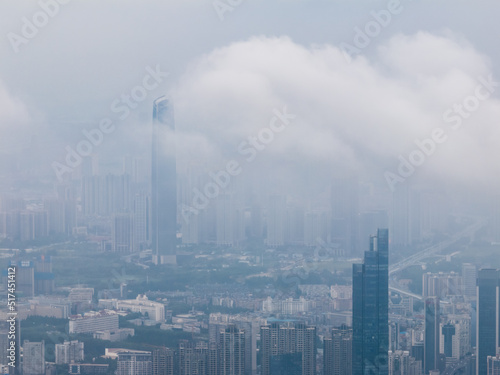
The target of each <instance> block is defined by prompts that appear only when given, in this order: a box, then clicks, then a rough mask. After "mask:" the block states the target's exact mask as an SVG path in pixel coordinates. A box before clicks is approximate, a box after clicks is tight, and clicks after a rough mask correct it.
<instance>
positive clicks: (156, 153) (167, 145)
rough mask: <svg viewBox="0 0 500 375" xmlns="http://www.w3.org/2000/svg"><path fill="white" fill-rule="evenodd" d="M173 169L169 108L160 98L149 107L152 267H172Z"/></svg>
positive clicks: (173, 125) (173, 155)
mask: <svg viewBox="0 0 500 375" xmlns="http://www.w3.org/2000/svg"><path fill="white" fill-rule="evenodd" d="M176 171H177V169H176V159H175V123H174V114H173V109H172V104H171V103H170V102H169V101H168V99H167V98H165V97H161V98H158V99H156V100H155V101H154V104H153V140H152V171H151V200H152V206H151V212H152V223H151V225H152V250H153V256H154V260H155V263H156V264H167V263H169V264H176V263H177V261H176V254H175V252H176V242H177V237H176V229H177V172H176Z"/></svg>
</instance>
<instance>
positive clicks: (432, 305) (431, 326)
mask: <svg viewBox="0 0 500 375" xmlns="http://www.w3.org/2000/svg"><path fill="white" fill-rule="evenodd" d="M424 336H425V339H424V372H425V373H426V374H428V373H429V372H430V371H432V370H437V369H438V368H439V298H438V297H428V298H426V299H425V332H424Z"/></svg>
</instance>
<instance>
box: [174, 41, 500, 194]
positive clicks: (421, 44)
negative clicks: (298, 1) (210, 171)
mask: <svg viewBox="0 0 500 375" xmlns="http://www.w3.org/2000/svg"><path fill="white" fill-rule="evenodd" d="M494 78H495V77H491V73H490V66H489V60H488V58H487V57H485V56H483V55H481V54H480V53H478V52H477V51H476V50H474V48H472V47H471V45H469V44H468V43H467V42H466V41H464V40H461V39H460V38H458V37H456V36H454V35H452V34H451V33H449V32H446V33H444V34H443V35H431V34H428V33H423V32H420V33H417V34H415V35H410V36H407V35H397V36H394V37H392V38H391V39H390V40H389V41H388V42H387V43H385V44H384V45H381V46H380V47H379V48H378V55H377V57H376V58H374V59H373V60H368V59H367V58H365V57H363V56H358V57H356V58H354V59H353V60H352V61H349V59H346V56H345V55H344V53H343V52H342V51H341V50H340V49H339V48H337V47H334V46H330V45H320V46H311V47H304V46H301V45H298V44H296V43H294V42H293V41H292V40H290V39H289V38H286V37H282V38H267V37H254V38H251V39H250V40H247V41H242V42H238V43H234V44H231V45H229V46H227V47H224V48H220V49H217V50H214V51H213V52H211V53H210V54H208V55H205V56H203V57H201V58H200V59H198V60H197V61H195V62H194V63H193V64H192V65H191V67H190V68H189V69H188V71H187V73H186V74H185V75H184V76H183V78H182V79H181V80H180V81H179V83H178V85H177V87H176V88H175V90H174V93H173V96H174V98H175V102H176V118H177V124H178V128H179V130H180V144H181V147H180V148H179V151H180V152H181V158H183V159H186V160H187V159H193V158H194V159H199V160H205V161H206V160H211V159H214V160H224V159H226V160H227V159H231V158H237V157H239V158H242V159H245V157H248V158H249V155H247V154H244V153H242V152H241V151H242V149H243V150H244V149H245V147H244V146H242V143H244V142H247V143H248V137H251V136H256V137H257V140H258V141H259V134H261V135H263V136H265V137H267V138H265V141H266V142H267V143H263V142H259V144H260V145H262V146H263V148H262V149H258V153H257V156H258V157H256V158H255V161H256V162H257V163H259V164H258V165H259V166H260V167H259V168H261V169H270V170H272V169H273V168H277V167H278V166H283V165H284V166H290V165H294V166H295V167H296V168H303V169H305V170H308V171H309V173H311V170H313V171H315V172H317V174H318V176H319V175H323V176H324V175H328V174H332V173H334V172H333V171H336V170H345V169H347V170H355V171H356V172H359V173H360V174H364V175H366V176H370V177H368V178H371V179H379V181H380V182H384V183H385V181H386V179H387V172H390V173H392V174H393V175H394V176H396V178H399V179H401V180H405V179H416V180H419V181H432V182H434V183H441V182H444V181H447V182H452V183H457V184H461V185H463V186H464V187H466V186H469V187H470V186H492V185H493V184H497V183H498V173H496V172H495V171H497V172H498V170H499V168H498V166H497V161H498V160H499V157H500V148H499V147H498V144H499V140H500V130H499V127H498V119H499V118H500V117H499V115H500V101H499V100H498V99H497V98H498V92H497V90H499V89H500V87H497V84H496V82H495V79H494ZM285 107H286V111H288V113H290V114H293V115H295V116H296V117H295V118H294V119H293V120H291V121H289V123H288V124H286V127H284V129H283V128H280V129H282V130H281V131H279V132H277V131H276V132H273V134H272V137H271V134H270V133H269V132H268V131H263V130H262V129H264V128H269V124H270V121H271V120H272V118H273V113H274V112H273V111H276V110H279V111H283V110H284V108H285ZM279 124H282V123H279ZM264 133H266V134H264ZM433 138H434V139H433ZM270 139H271V140H270ZM426 139H431V140H432V142H426ZM415 150H416V151H415ZM414 151H415V152H414ZM403 159H404V160H406V161H407V162H408V163H410V164H412V167H413V169H414V170H413V171H412V170H411V167H409V168H408V167H407V168H406V170H405V168H404V167H403V168H402V167H401V166H400V165H401V163H403V164H404V162H402V160H403ZM245 160H246V159H245ZM252 162H253V160H252ZM398 168H399V169H400V171H398ZM408 169H409V172H408ZM405 171H406V172H405ZM400 172H404V173H400ZM384 174H385V175H384ZM398 181H399V180H396V183H395V184H396V185H397V183H399V182H398Z"/></svg>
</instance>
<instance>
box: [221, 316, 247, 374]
mask: <svg viewBox="0 0 500 375" xmlns="http://www.w3.org/2000/svg"><path fill="white" fill-rule="evenodd" d="M219 351H220V352H219V375H245V331H244V330H242V329H239V328H238V327H236V326H235V325H230V326H229V327H227V328H226V329H223V330H222V331H221V332H220V335H219Z"/></svg>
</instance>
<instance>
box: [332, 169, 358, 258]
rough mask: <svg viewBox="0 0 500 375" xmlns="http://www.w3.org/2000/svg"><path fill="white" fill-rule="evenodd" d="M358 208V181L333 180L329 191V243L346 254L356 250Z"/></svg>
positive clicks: (354, 179) (353, 178) (352, 178)
mask: <svg viewBox="0 0 500 375" xmlns="http://www.w3.org/2000/svg"><path fill="white" fill-rule="evenodd" d="M358 206H359V193H358V179H357V178H356V177H349V178H334V180H333V183H332V191H331V210H332V211H331V219H332V221H331V241H332V242H333V243H336V244H338V245H339V246H340V247H342V248H343V249H344V250H345V251H346V253H347V254H350V253H352V252H354V251H355V250H356V238H357V233H358V209H359V208H358Z"/></svg>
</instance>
